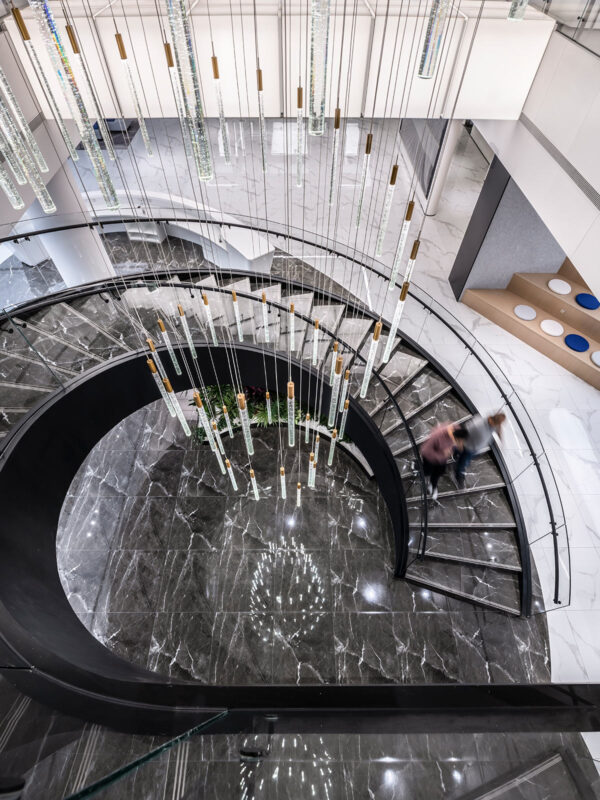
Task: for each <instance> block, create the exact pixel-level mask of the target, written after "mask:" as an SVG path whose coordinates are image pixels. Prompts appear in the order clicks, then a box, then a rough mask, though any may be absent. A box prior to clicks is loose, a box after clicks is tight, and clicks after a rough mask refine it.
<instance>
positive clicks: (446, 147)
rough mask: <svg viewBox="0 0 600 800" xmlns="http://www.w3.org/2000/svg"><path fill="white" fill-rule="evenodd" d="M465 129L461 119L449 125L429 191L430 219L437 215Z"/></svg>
mask: <svg viewBox="0 0 600 800" xmlns="http://www.w3.org/2000/svg"><path fill="white" fill-rule="evenodd" d="M462 128H463V121H462V120H459V119H452V120H450V122H449V123H448V128H447V130H446V135H445V137H444V143H443V145H442V152H441V153H440V155H439V157H438V163H437V165H436V170H435V175H434V176H433V183H432V185H431V189H430V191H429V198H428V202H427V208H426V213H427V216H428V217H432V216H433V215H434V214H437V211H438V205H439V202H440V197H441V196H442V192H443V191H444V186H445V185H446V178H447V177H448V170H449V169H450V164H451V163H452V159H453V157H454V153H455V151H456V145H457V144H458V140H459V138H460V134H461V132H462Z"/></svg>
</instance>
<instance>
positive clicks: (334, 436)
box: [327, 428, 337, 467]
mask: <svg viewBox="0 0 600 800" xmlns="http://www.w3.org/2000/svg"><path fill="white" fill-rule="evenodd" d="M336 442H337V430H336V429H335V428H334V429H333V430H332V431H331V441H330V442H329V455H328V456H327V466H328V467H330V466H331V465H332V464H333V456H334V454H335V445H336Z"/></svg>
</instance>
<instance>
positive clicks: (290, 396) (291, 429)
mask: <svg viewBox="0 0 600 800" xmlns="http://www.w3.org/2000/svg"><path fill="white" fill-rule="evenodd" d="M287 429H288V446H289V447H293V446H294V444H295V433H296V400H295V397H294V381H288V385H287Z"/></svg>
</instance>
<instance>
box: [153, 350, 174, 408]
mask: <svg viewBox="0 0 600 800" xmlns="http://www.w3.org/2000/svg"><path fill="white" fill-rule="evenodd" d="M146 364H148V368H149V369H150V372H151V374H152V377H153V378H154V383H155V384H156V388H157V389H158V391H159V392H160V396H161V397H162V399H163V400H164V401H165V405H166V407H167V411H168V412H169V414H170V415H171V416H172V417H175V416H176V414H177V412H176V411H175V407H174V405H173V403H172V402H171V398H170V397H169V394H168V392H167V390H166V389H165V386H164V384H163V382H162V378H161V377H160V375H159V374H158V369H157V368H156V364H155V363H154V361H153V360H152V359H151V358H147V359H146Z"/></svg>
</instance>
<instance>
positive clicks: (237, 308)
mask: <svg viewBox="0 0 600 800" xmlns="http://www.w3.org/2000/svg"><path fill="white" fill-rule="evenodd" d="M231 299H232V302H233V316H234V317H235V327H236V330H237V335H238V340H239V341H240V342H243V341H244V331H243V330H242V318H241V316H240V306H239V303H238V299H237V292H236V291H235V289H233V290H232V292H231Z"/></svg>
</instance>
